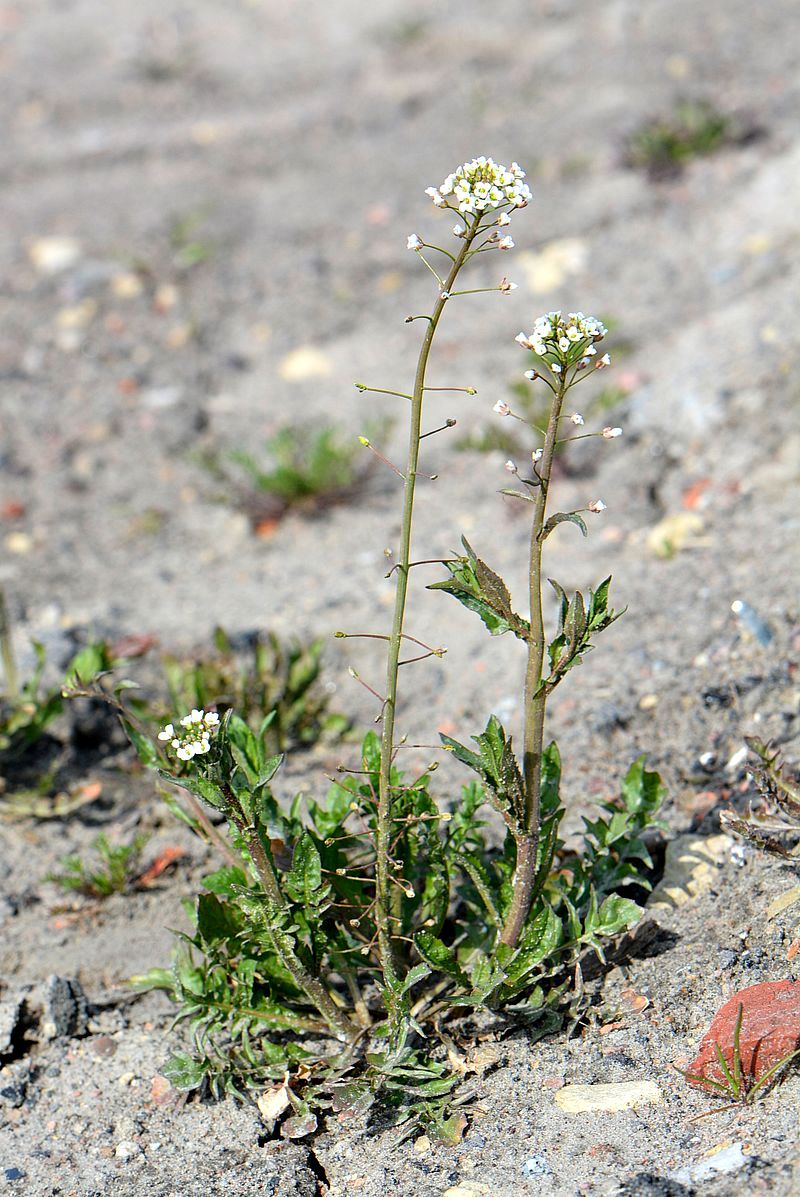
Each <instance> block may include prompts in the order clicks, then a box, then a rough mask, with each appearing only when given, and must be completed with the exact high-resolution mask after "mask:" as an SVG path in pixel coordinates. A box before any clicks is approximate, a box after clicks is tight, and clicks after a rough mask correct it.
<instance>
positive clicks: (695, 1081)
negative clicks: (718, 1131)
mask: <svg viewBox="0 0 800 1197" xmlns="http://www.w3.org/2000/svg"><path fill="white" fill-rule="evenodd" d="M743 1019H744V1005H743V1004H742V1003H741V1002H740V1003H739V1009H738V1012H737V1015H736V1023H735V1025H734V1028H733V1055H732V1058H731V1062H730V1064H729V1063H728V1061H727V1060H726V1058H725V1054H724V1052H723V1050H722V1048H721V1047H720V1045H719V1043H715V1044H714V1055H715V1056H716V1060H717V1064H718V1065H719V1068H720V1072H721V1073H722V1076H723V1079H722V1080H721V1081H718V1080H715V1079H714V1078H713V1077H709V1076H706V1075H705V1074H703V1073H693V1072H685V1071H683V1070H681V1069H678V1071H679V1072H680V1073H681V1076H682V1077H683V1078H684V1080H687V1081H688V1082H689V1083H690V1084H692V1085H697V1086H699V1087H701V1088H703V1089H705V1090H706V1091H710V1092H711V1093H713V1094H714V1095H716V1096H718V1097H727V1098H729V1102H728V1104H727V1105H725V1106H720V1107H718V1108H717V1109H714V1110H706V1111H705V1112H704V1113H702V1114H698V1115H696V1117H695V1119H693V1121H696V1120H697V1119H699V1118H708V1117H709V1116H710V1115H711V1114H721V1113H723V1111H725V1110H730V1109H733V1108H734V1107H735V1106H749V1105H753V1103H754V1102H756V1101H758V1100H759V1099H760V1098H762V1097H764V1096H765V1094H766V1093H767V1090H768V1089H769V1087H770V1086H771V1085H772V1084H773V1082H774V1081H776V1080H777V1079H778V1078H779V1076H780V1075H781V1074H782V1073H783V1072H784V1070H785V1069H787V1068H788V1067H789V1065H790V1064H791V1063H792V1062H793V1061H794V1060H796V1059H797V1058H798V1056H800V1048H797V1049H796V1050H795V1051H792V1052H787V1053H786V1055H785V1056H782V1057H781V1059H780V1060H776V1061H775V1063H774V1064H773V1065H772V1066H771V1068H768V1069H767V1070H766V1072H764V1073H762V1075H761V1076H760V1077H758V1078H756V1076H755V1075H753V1074H749V1075H748V1074H747V1073H746V1072H745V1070H744V1068H743V1067H742V1052H741V1033H742V1021H743Z"/></svg>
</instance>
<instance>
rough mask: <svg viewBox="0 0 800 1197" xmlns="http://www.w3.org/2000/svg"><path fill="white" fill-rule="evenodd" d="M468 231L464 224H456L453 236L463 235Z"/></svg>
mask: <svg viewBox="0 0 800 1197" xmlns="http://www.w3.org/2000/svg"><path fill="white" fill-rule="evenodd" d="M466 231H467V230H466V229H465V228H464V226H463V224H457V225H454V227H453V236H454V237H463V236H464V234H465V233H466Z"/></svg>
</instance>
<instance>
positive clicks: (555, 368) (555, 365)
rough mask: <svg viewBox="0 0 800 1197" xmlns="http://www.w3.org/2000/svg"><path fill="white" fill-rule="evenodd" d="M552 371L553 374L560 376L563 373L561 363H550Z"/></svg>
mask: <svg viewBox="0 0 800 1197" xmlns="http://www.w3.org/2000/svg"><path fill="white" fill-rule="evenodd" d="M550 369H551V370H552V371H553V373H554V374H560V373H561V366H560V365H559V363H558V362H551V363H550Z"/></svg>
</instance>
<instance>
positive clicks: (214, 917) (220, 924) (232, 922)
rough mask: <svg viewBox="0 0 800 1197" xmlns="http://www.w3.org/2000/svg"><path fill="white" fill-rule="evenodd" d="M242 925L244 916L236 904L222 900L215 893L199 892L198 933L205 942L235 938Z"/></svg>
mask: <svg viewBox="0 0 800 1197" xmlns="http://www.w3.org/2000/svg"><path fill="white" fill-rule="evenodd" d="M242 927H243V923H242V917H241V914H240V913H239V911H238V910H237V908H236V907H235V906H233V905H232V904H231V903H229V902H227V903H226V902H221V901H220V900H219V898H218V897H217V895H216V894H213V893H208V894H198V897H197V933H198V935H199V936H200V938H201V939H202V940H203V941H204V942H205V943H207V944H211V943H214V942H216V941H217V940H223V939H234V938H236V936H238V935H239V933H240V932H241V930H242Z"/></svg>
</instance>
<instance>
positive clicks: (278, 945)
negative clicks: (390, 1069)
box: [222, 786, 356, 1040]
mask: <svg viewBox="0 0 800 1197" xmlns="http://www.w3.org/2000/svg"><path fill="white" fill-rule="evenodd" d="M222 790H223V793H224V794H225V798H226V800H227V802H228V813H229V817H230V818H231V820H232V822H233V823H234V825H235V827H236V829H237V831H238V832H239V834H240V835H241V836H242V839H243V840H244V842H245V844H246V846H247V851H248V852H249V853H250V859H251V860H252V862H253V867H254V869H255V871H256V874H257V876H258V880H259V881H260V882H261V887H262V889H263V890H264V893H265V895H266V897H267V903H268V905H269V906H272V907H273V908H277V909H281V908H282V907H283V906H285V901H284V897H283V894H282V893H281V888H280V886H279V885H278V875H277V872H276V870H275V862H274V861H273V859H272V853H271V851H270V849H269V847H268V845H267V844H265V842H264V839H263V837H262V836H260V835H259V833H258V828H256V827H253V825H252V824H251V823H250V822H249V821H248V820H247V819H246V818H245V817H244V814H243V813H242V811H241V808H240V806H239V803H238V801H237V799H236V795H235V794H234V793H233V791H232V790H231V789H229V788H228V787H227V786H223V787H222ZM266 926H267V931H268V933H269V937H270V939H271V940H272V946H273V947H274V949H275V953H276V955H277V956H278V958H279V959H280V961H281V963H282V964H283V965H284V967H285V968H286V969H287V970H288V972H289V973H291V975H292V978H293V979H294V981H295V983H296V984H297V985H298V986H299V988H300V989H302V990H303V993H304V994H305V995H306V997H307V998H308V999H309V1001H310V1002H312V1003H313V1005H315V1006H316V1008H317V1009H318V1010H319V1012H320V1014H321V1015H322V1017H323V1018H324V1019H325V1022H326V1023H327V1024H328V1026H329V1027H330V1028H331V1030H332V1031H333V1032H334V1034H335V1035H336V1036H337V1038H341V1039H348V1040H349V1039H352V1038H353V1035H354V1034H355V1033H356V1027H355V1026H354V1024H353V1023H352V1022H351V1021H350V1019H349V1018H347V1016H346V1015H345V1014H344V1013H343V1012H342V1010H341V1009H340V1008H339V1006H337V1004H336V1002H335V1001H334V999H333V995H332V994H331V993H330V992H329V990H328V989H327V988H326V986H325V985H324V984H323V982H322V981H321V980H320V979H319V977H315V976H314V975H313V974H312V973H310V972H309V971H308V969H307V968H306V967H305V965H304V964H303V962H302V960H300V959H299V957H298V956H297V954H296V953H295V952H294V951H292V950H291V949H290V948H288V947H287V946H286V945H285V944H284V943H283V942H282V939H285V938H286V937H285V936H284V937H281V936H279V935H277V934H276V933H275V932H274V931H273V929H272V927H271V924H270V916H269V911H268V912H267V920H266Z"/></svg>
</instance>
